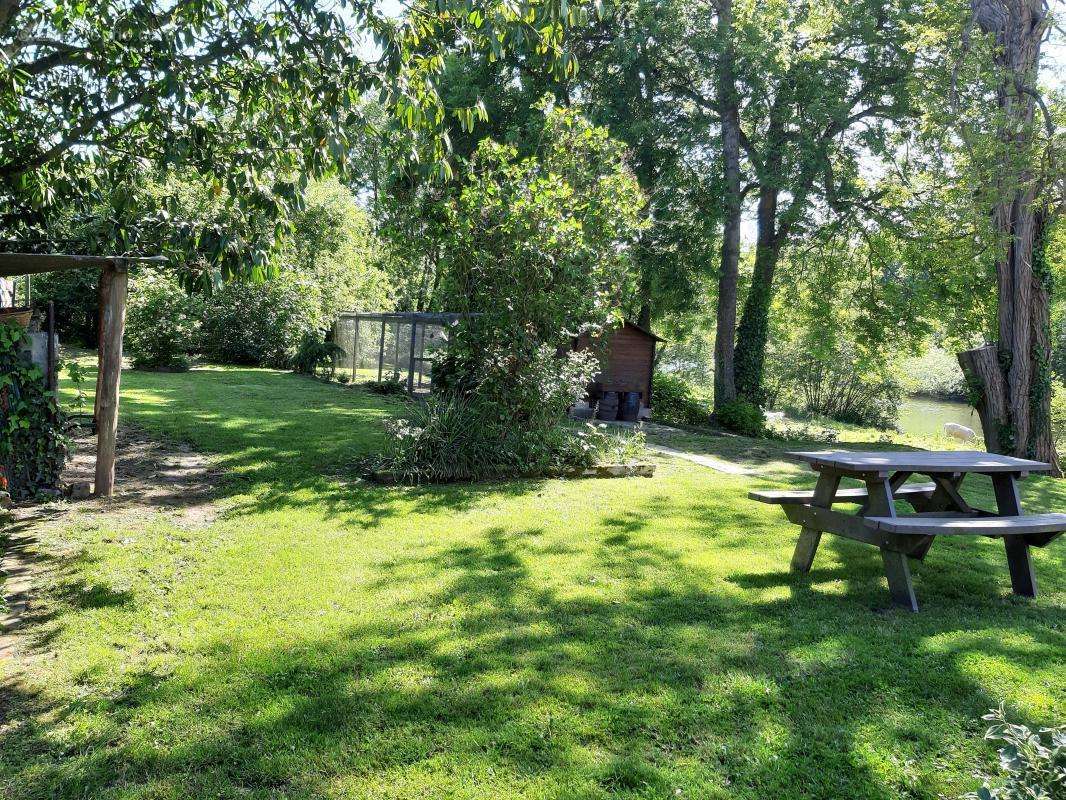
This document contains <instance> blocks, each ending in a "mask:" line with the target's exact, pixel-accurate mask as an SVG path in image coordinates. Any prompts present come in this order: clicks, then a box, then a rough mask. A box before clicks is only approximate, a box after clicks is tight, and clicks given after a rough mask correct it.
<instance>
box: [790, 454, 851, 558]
mask: <svg viewBox="0 0 1066 800" xmlns="http://www.w3.org/2000/svg"><path fill="white" fill-rule="evenodd" d="M839 488H840V475H838V474H837V473H835V472H832V471H831V470H826V471H825V472H823V473H822V474H821V475H819V476H818V484H817V485H816V486H815V487H814V498H813V499H812V500H811V507H813V508H816V509H819V510H829V509H830V508H831V507H832V505H833V500H834V498H835V497H836V493H837V490H838V489H839ZM821 539H822V531H821V529H820V528H818V527H812V526H810V525H804V526H803V529H802V530H801V531H800V536H799V541H797V542H796V549H795V550H794V551H793V553H792V570H793V572H804V573H806V572H810V571H811V564H813V563H814V554H815V553H816V552H817V551H818V543H819V542H820V541H821Z"/></svg>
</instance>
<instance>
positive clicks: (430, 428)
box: [371, 393, 644, 484]
mask: <svg viewBox="0 0 1066 800" xmlns="http://www.w3.org/2000/svg"><path fill="white" fill-rule="evenodd" d="M492 417H493V411H492V410H491V409H486V408H484V407H481V405H480V403H479V401H478V400H476V399H474V398H471V397H466V396H463V395H460V394H455V393H449V394H438V395H434V396H432V397H430V398H429V399H428V400H427V401H426V402H424V403H416V404H414V406H413V407H412V410H411V413H410V414H409V415H408V416H407V418H406V419H400V420H395V421H391V422H388V423H386V430H387V436H386V445H385V447H384V449H383V451H382V452H381V454H380V455H379V456H378V457H377V458H376V459H374V460H373V461H372V463H371V468H372V469H373V470H374V471H376V472H379V473H387V474H388V475H389V476H390V477H391V478H393V479H394V480H396V481H398V482H401V483H412V484H419V483H445V482H450V481H470V480H482V479H486V478H501V477H514V476H519V477H523V476H525V477H536V476H542V475H551V474H559V473H562V472H567V471H569V470H571V469H575V468H583V467H590V466H593V465H594V464H598V463H608V462H609V463H624V462H627V461H631V460H632V459H633V458H635V457H636V456H637V455H639V454H640V453H641V452H643V449H644V436H643V434H641V433H634V432H631V431H627V430H624V429H623V430H610V429H608V428H607V426H605V425H593V424H586V425H576V424H571V423H569V422H556V423H555V424H553V425H551V426H548V427H544V428H540V429H538V430H536V431H530V430H528V429H524V428H521V427H517V426H508V425H486V420H487V419H492Z"/></svg>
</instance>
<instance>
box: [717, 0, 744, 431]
mask: <svg viewBox="0 0 1066 800" xmlns="http://www.w3.org/2000/svg"><path fill="white" fill-rule="evenodd" d="M717 6H718V38H719V41H720V44H721V48H720V50H719V53H720V57H719V58H720V60H719V63H718V113H719V115H720V117H721V120H722V157H723V163H724V173H725V175H724V177H725V188H726V197H725V204H726V213H725V224H724V228H723V231H722V260H721V265H720V269H719V273H718V316H717V320H716V327H715V338H714V408H715V410H718V409H720V408H721V407H722V405H723V404H724V403H728V402H730V401H732V400H735V399H736V397H737V387H736V381H735V377H734V341H733V337H734V336H735V335H736V324H737V276H738V275H739V272H740V216H741V212H742V210H743V208H742V206H743V195H742V193H741V187H740V109H739V106H738V104H739V100H738V96H737V88H736V74H735V64H734V60H735V53H734V50H733V0H718V3H717Z"/></svg>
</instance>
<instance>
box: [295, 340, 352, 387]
mask: <svg viewBox="0 0 1066 800" xmlns="http://www.w3.org/2000/svg"><path fill="white" fill-rule="evenodd" d="M343 352H344V351H343V350H341V348H340V347H338V346H337V345H336V344H335V343H334V342H327V341H326V340H325V339H324V338H323V337H322V336H321V335H316V334H311V333H306V334H304V338H303V341H301V342H300V346H299V348H297V350H296V355H295V356H294V357H293V361H292V369H293V372H298V373H300V374H301V375H320V374H321V375H324V376H325V377H328V378H330V379H332V378H333V374H334V372H335V371H336V358H337V355H338V354H340V353H343Z"/></svg>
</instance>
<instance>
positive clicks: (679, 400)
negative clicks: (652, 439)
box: [651, 372, 711, 425]
mask: <svg viewBox="0 0 1066 800" xmlns="http://www.w3.org/2000/svg"><path fill="white" fill-rule="evenodd" d="M651 401H652V411H653V413H654V416H655V419H656V420H657V421H661V422H665V423H673V424H675V425H706V424H707V423H709V422H710V419H711V408H710V405H709V404H708V403H706V402H704V401H703V400H701V399H700V398H698V397H697V396H696V392H695V390H694V389H693V388H692V385H691V384H690V383H689V382H688V381H686V380H685V379H684V378H682V377H681V376H679V375H675V374H673V373H669V372H656V373H655V377H654V378H653V380H652V388H651Z"/></svg>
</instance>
